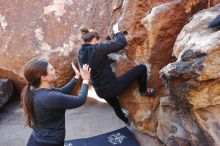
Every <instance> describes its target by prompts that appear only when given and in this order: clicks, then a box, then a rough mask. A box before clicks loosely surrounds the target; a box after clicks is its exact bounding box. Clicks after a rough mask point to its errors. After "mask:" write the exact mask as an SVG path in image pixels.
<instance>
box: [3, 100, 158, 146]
mask: <svg viewBox="0 0 220 146" xmlns="http://www.w3.org/2000/svg"><path fill="white" fill-rule="evenodd" d="M124 126H126V125H125V124H124V123H123V122H121V121H120V120H119V119H118V118H117V116H116V115H115V113H114V111H113V109H112V108H111V107H110V106H109V105H108V104H107V103H106V102H103V101H102V100H100V99H98V98H88V99H87V102H86V104H85V105H83V106H82V107H80V108H76V109H71V110H67V111H66V140H71V139H78V138H87V137H91V136H96V135H99V134H104V133H106V132H110V131H113V130H116V129H119V128H122V127H124ZM31 131H32V130H31V129H30V128H28V127H24V116H23V109H22V107H21V105H20V103H19V101H18V100H13V101H10V102H9V103H8V104H7V106H6V107H5V108H4V109H2V110H1V111H0V146H25V145H26V143H27V141H28V138H29V136H30V134H31ZM134 133H135V135H136V137H137V139H138V140H139V142H140V143H141V145H143V146H147V145H151V146H154V145H155V146H157V145H160V144H159V143H158V141H157V140H155V139H153V138H151V137H149V136H146V135H143V134H141V133H138V132H137V131H134Z"/></svg>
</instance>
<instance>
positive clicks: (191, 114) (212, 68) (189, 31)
mask: <svg viewBox="0 0 220 146" xmlns="http://www.w3.org/2000/svg"><path fill="white" fill-rule="evenodd" d="M219 12H220V5H216V6H215V7H212V8H210V9H208V10H204V11H201V12H199V13H198V14H196V15H194V16H193V18H192V19H191V21H190V22H189V23H188V24H187V25H185V26H184V28H183V29H182V31H181V33H180V34H179V35H178V38H177V40H176V43H175V45H174V49H173V55H174V56H175V57H176V58H177V61H176V62H174V63H171V64H169V65H167V66H166V67H164V68H163V69H162V70H161V77H162V79H163V80H164V83H165V84H166V86H167V88H168V90H169V95H170V97H171V99H172V101H173V103H175V105H176V106H177V107H178V108H176V110H175V111H176V112H177V111H178V112H179V114H180V118H179V119H181V120H182V123H183V127H184V130H185V133H186V135H187V137H185V138H184V137H182V138H181V139H182V140H183V139H185V140H184V142H187V143H188V144H187V145H220V143H219V139H220V134H219V132H220V128H219V127H220V120H219V118H220V117H219V112H217V111H219V105H220V75H219V71H220V70H219V69H220V61H219V56H220V44H219V37H220V32H219V31H218V30H217V29H208V28H207V25H208V23H209V22H210V21H212V20H213V19H214V18H215V17H216V16H217V15H219ZM169 117H171V118H172V116H169ZM179 123H180V122H179ZM169 126H171V125H170V124H169ZM175 127H176V128H177V127H179V126H175ZM168 130H169V129H167V131H168ZM175 135H176V134H175ZM168 138H172V136H171V135H169V136H168ZM186 138H187V139H186ZM165 141H167V140H165Z"/></svg>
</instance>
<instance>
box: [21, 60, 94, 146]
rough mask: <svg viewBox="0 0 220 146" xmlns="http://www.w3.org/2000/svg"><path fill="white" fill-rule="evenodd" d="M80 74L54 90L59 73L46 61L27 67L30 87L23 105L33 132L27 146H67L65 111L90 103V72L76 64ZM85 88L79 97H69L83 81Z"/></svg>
mask: <svg viewBox="0 0 220 146" xmlns="http://www.w3.org/2000/svg"><path fill="white" fill-rule="evenodd" d="M72 67H73V69H74V71H75V73H76V75H75V77H73V78H72V79H71V80H70V81H69V83H67V84H66V85H64V86H63V87H61V88H54V87H53V86H54V82H55V80H56V74H55V70H54V68H53V67H52V65H51V64H49V63H48V62H47V61H45V60H39V59H33V60H30V61H29V62H28V63H26V65H25V71H24V76H25V79H26V81H27V86H26V87H25V88H24V89H23V91H22V95H21V103H22V105H23V108H24V112H25V117H26V121H25V124H26V126H29V127H31V128H32V129H33V131H32V134H31V136H30V138H29V141H28V144H27V146H63V145H64V138H65V110H66V109H73V108H77V107H79V106H81V105H83V104H84V103H85V101H86V99H87V94H88V83H89V79H90V70H91V69H90V68H89V66H88V65H86V64H85V65H83V67H82V69H81V71H80V72H79V71H78V69H77V68H76V67H75V66H74V64H72ZM80 75H81V76H82V79H83V84H82V87H81V90H80V93H79V95H78V96H73V95H67V94H68V93H69V92H70V91H72V89H73V88H74V86H75V85H76V83H77V80H78V79H79V78H80Z"/></svg>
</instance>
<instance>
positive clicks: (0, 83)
mask: <svg viewBox="0 0 220 146" xmlns="http://www.w3.org/2000/svg"><path fill="white" fill-rule="evenodd" d="M13 95H14V87H13V84H12V83H11V81H9V80H8V79H4V78H1V79H0V109H1V108H3V107H4V105H5V104H6V103H7V102H8V101H9V100H10V99H11V98H12V97H13Z"/></svg>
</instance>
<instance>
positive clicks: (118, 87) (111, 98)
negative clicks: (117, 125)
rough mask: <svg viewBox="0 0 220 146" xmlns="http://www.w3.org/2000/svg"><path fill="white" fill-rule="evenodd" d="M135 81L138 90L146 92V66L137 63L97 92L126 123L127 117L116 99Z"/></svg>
mask: <svg viewBox="0 0 220 146" xmlns="http://www.w3.org/2000/svg"><path fill="white" fill-rule="evenodd" d="M135 81H137V82H138V85H139V91H140V92H146V89H147V84H146V81H147V67H146V66H145V65H138V66H136V67H134V68H132V69H131V70H129V71H128V72H126V73H125V74H123V75H121V76H119V77H117V79H116V81H115V86H114V87H112V88H110V89H107V90H105V91H103V92H101V93H100V92H99V94H98V95H99V96H100V97H102V98H104V99H105V100H106V101H107V102H108V104H110V105H111V106H112V107H113V109H114V111H115V113H116V115H117V116H118V117H119V118H120V119H121V120H122V121H124V122H125V123H128V121H129V120H128V118H127V117H126V116H125V115H124V113H123V112H122V109H121V105H120V103H119V101H118V99H117V97H118V96H120V95H121V94H122V93H123V92H124V91H125V90H126V89H128V88H129V87H130V86H131V85H132V84H133V83H134V82H135Z"/></svg>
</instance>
